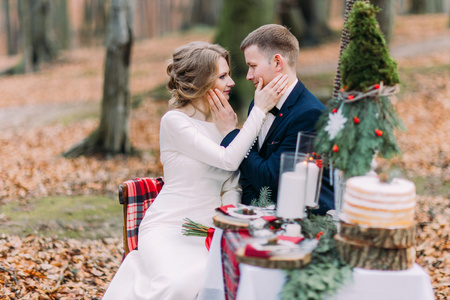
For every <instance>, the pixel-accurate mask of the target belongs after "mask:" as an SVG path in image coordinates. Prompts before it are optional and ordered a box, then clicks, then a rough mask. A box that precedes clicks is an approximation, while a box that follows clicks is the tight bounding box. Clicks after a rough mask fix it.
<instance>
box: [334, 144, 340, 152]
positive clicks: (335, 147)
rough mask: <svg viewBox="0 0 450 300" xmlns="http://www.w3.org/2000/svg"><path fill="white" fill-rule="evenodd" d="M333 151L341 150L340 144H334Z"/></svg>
mask: <svg viewBox="0 0 450 300" xmlns="http://www.w3.org/2000/svg"><path fill="white" fill-rule="evenodd" d="M333 151H334V152H338V151H339V147H338V145H336V144H334V146H333Z"/></svg>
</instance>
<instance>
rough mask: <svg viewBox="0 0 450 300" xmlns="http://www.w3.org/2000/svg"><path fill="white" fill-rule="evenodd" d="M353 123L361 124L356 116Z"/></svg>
mask: <svg viewBox="0 0 450 300" xmlns="http://www.w3.org/2000/svg"><path fill="white" fill-rule="evenodd" d="M353 122H355V124H359V118H358V117H356V116H354V117H353Z"/></svg>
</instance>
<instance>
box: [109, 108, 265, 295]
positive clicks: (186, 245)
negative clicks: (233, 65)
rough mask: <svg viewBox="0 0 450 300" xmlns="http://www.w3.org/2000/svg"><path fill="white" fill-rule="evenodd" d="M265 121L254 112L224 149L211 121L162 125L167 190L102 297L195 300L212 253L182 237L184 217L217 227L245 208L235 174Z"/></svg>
mask: <svg viewBox="0 0 450 300" xmlns="http://www.w3.org/2000/svg"><path fill="white" fill-rule="evenodd" d="M264 120H265V114H264V113H263V112H262V111H261V110H260V109H259V108H254V109H252V112H251V113H250V115H249V116H248V118H247V120H246V122H245V123H244V125H243V126H242V129H241V131H240V133H239V134H238V135H237V136H236V138H235V139H234V140H233V142H232V143H230V144H229V146H228V147H227V148H224V147H221V146H220V141H221V140H222V136H221V134H220V133H219V131H218V130H217V128H216V127H215V125H214V124H213V123H210V122H204V121H199V120H196V119H193V118H190V117H189V116H187V115H185V114H184V113H182V112H180V111H175V110H172V111H169V112H167V113H166V114H165V115H164V116H163V117H162V119H161V129H160V152H161V163H162V164H163V166H164V181H165V182H164V186H163V188H162V190H161V192H160V194H159V195H158V196H157V197H156V199H155V201H154V202H153V204H152V205H151V206H150V208H149V209H148V211H147V212H146V214H145V217H144V219H143V220H142V223H141V225H140V227H139V240H138V250H137V251H136V250H135V251H131V252H130V253H129V254H128V255H127V257H126V258H125V260H124V261H123V263H122V265H121V266H120V268H119V270H118V272H117V273H116V275H115V276H114V278H113V280H112V282H111V284H110V286H109V287H108V290H107V292H106V293H105V295H104V297H103V299H120V300H124V299H136V300H138V299H146V300H149V299H152V300H168V299H173V300H184V299H196V298H197V295H198V292H199V290H200V288H201V285H202V283H203V280H204V278H203V277H204V273H205V268H206V261H207V257H208V251H207V249H206V247H205V238H204V237H194V236H184V235H183V234H182V224H183V223H184V221H183V219H184V218H190V219H191V220H193V221H195V222H199V223H201V224H204V225H209V226H213V223H212V217H213V216H214V214H215V208H217V207H219V206H221V205H226V204H236V203H238V202H240V198H241V190H240V186H239V178H238V177H239V174H238V171H236V170H237V169H238V167H239V164H240V163H241V162H242V160H243V158H244V156H245V155H246V153H247V152H248V150H249V149H250V148H251V146H252V145H253V143H254V141H255V139H256V137H257V136H258V133H259V130H260V128H261V126H262V124H263V122H264Z"/></svg>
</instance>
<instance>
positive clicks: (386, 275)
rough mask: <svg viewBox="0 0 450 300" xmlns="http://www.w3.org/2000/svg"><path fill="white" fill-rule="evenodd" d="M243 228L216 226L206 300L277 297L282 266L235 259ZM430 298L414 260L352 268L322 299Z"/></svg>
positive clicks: (425, 277) (427, 281)
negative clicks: (398, 266) (392, 267)
mask: <svg viewBox="0 0 450 300" xmlns="http://www.w3.org/2000/svg"><path fill="white" fill-rule="evenodd" d="M247 237H248V233H246V231H245V230H241V231H239V230H225V231H223V230H221V229H219V228H217V229H216V231H215V233H214V237H213V240H212V243H211V248H210V255H209V258H208V264H207V272H206V276H205V281H204V284H203V289H202V291H201V296H200V298H199V299H205V300H206V299H207V300H225V299H227V300H232V299H236V300H259V299H265V300H272V299H273V300H276V299H280V292H281V290H282V287H283V285H284V282H285V280H286V276H285V273H284V271H283V270H278V269H266V268H261V267H256V266H251V265H247V264H244V263H240V264H238V263H237V260H236V256H235V255H234V254H233V251H235V250H236V248H237V247H239V246H241V245H243V243H245V238H247ZM225 295H226V296H227V298H225ZM356 299H358V300H359V299H366V300H375V299H377V300H378V299H383V300H414V299H417V300H433V299H435V298H434V293H433V289H432V286H431V281H430V278H429V276H428V274H427V273H426V272H425V271H424V270H423V269H422V267H420V266H419V265H418V264H415V265H414V266H413V267H412V268H411V269H408V270H403V271H378V270H366V269H361V268H354V271H353V282H351V283H349V284H347V285H346V286H344V287H343V288H342V289H341V290H339V291H338V292H337V294H336V295H335V296H334V297H329V298H326V299H324V300H356Z"/></svg>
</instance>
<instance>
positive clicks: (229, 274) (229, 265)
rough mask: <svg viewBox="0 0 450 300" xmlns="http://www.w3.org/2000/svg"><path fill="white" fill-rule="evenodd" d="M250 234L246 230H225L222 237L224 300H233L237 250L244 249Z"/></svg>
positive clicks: (235, 289)
mask: <svg viewBox="0 0 450 300" xmlns="http://www.w3.org/2000/svg"><path fill="white" fill-rule="evenodd" d="M249 237H250V234H249V233H248V230H247V229H238V230H225V231H224V233H223V236H222V241H221V244H222V265H223V279H224V289H225V298H226V300H234V299H235V298H236V292H237V288H238V285H239V276H240V273H239V263H238V262H237V259H236V254H235V253H236V251H237V249H238V248H241V247H244V246H245V244H246V243H247V241H245V239H246V238H249Z"/></svg>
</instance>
